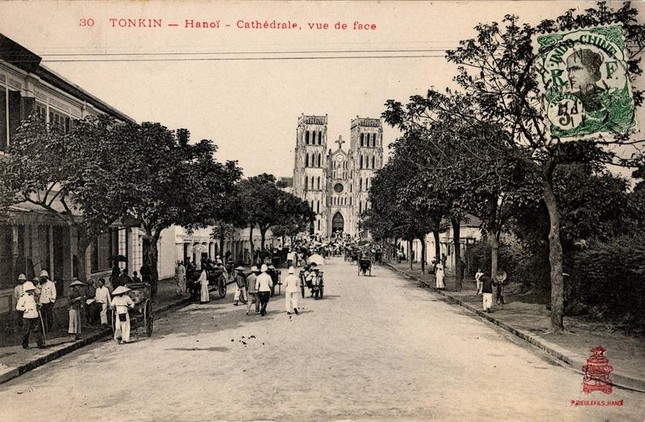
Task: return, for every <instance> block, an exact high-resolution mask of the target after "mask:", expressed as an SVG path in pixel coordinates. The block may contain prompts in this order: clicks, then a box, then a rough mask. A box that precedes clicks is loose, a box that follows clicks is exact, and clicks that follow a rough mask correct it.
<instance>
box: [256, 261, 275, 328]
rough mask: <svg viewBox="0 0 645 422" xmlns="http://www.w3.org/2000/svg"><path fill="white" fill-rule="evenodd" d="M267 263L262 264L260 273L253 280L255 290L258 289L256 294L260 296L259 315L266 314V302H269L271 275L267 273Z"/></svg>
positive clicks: (271, 284)
mask: <svg viewBox="0 0 645 422" xmlns="http://www.w3.org/2000/svg"><path fill="white" fill-rule="evenodd" d="M267 269H268V267H267V265H266V264H262V267H261V268H260V271H261V272H262V274H260V275H259V276H258V278H257V280H255V290H257V291H258V296H259V297H260V315H262V316H265V315H266V314H267V304H268V303H269V298H270V297H271V288H272V287H273V280H272V279H271V276H270V275H269V274H267Z"/></svg>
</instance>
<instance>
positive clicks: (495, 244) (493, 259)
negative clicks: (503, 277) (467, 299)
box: [488, 233, 499, 278]
mask: <svg viewBox="0 0 645 422" xmlns="http://www.w3.org/2000/svg"><path fill="white" fill-rule="evenodd" d="M488 242H489V244H490V276H491V277H493V278H495V275H497V258H498V256H499V239H498V238H497V235H496V234H495V233H493V235H492V236H490V237H489V238H488Z"/></svg>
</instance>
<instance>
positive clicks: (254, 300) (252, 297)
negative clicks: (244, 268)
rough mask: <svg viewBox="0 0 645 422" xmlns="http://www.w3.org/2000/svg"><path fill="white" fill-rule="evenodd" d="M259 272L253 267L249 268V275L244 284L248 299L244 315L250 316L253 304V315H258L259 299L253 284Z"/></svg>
mask: <svg viewBox="0 0 645 422" xmlns="http://www.w3.org/2000/svg"><path fill="white" fill-rule="evenodd" d="M259 273H260V270H258V267H256V266H255V265H254V266H252V267H251V273H250V274H249V275H248V276H247V277H246V284H247V287H248V291H247V293H248V295H249V299H248V300H247V307H246V314H247V315H250V314H251V305H252V304H255V313H256V314H259V313H260V299H259V297H258V291H257V290H256V289H255V282H256V281H257V278H258V274H259Z"/></svg>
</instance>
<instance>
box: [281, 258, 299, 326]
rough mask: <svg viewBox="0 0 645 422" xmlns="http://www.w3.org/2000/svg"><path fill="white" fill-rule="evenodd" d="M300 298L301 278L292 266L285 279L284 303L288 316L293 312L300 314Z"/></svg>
mask: <svg viewBox="0 0 645 422" xmlns="http://www.w3.org/2000/svg"><path fill="white" fill-rule="evenodd" d="M298 296H300V277H298V276H297V275H296V269H295V268H293V266H291V267H289V271H288V275H287V277H286V278H285V279H284V303H285V308H286V309H287V314H291V311H293V312H295V313H296V315H297V314H298Z"/></svg>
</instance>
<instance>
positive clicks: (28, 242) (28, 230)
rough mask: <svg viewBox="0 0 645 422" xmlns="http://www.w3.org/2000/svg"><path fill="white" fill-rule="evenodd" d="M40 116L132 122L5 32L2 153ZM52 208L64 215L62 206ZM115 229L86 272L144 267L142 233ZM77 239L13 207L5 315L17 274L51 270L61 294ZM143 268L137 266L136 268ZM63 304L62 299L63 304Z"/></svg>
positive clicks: (61, 226)
mask: <svg viewBox="0 0 645 422" xmlns="http://www.w3.org/2000/svg"><path fill="white" fill-rule="evenodd" d="M33 113H36V114H37V115H39V116H40V118H41V119H43V120H44V121H45V122H47V123H52V124H58V125H60V126H61V127H62V128H63V130H65V131H68V130H70V129H71V124H72V121H73V120H74V119H82V118H84V117H86V116H89V115H98V114H109V115H111V116H113V117H114V118H116V119H117V120H120V121H131V120H132V119H131V118H130V117H128V116H126V115H125V114H123V113H122V112H120V111H118V110H116V109H115V108H113V107H111V106H110V105H108V104H106V103H105V102H103V101H101V100H100V99H98V98H96V97H95V96H93V95H92V94H90V93H88V92H87V91H85V90H83V89H82V88H80V87H79V86H77V85H75V84H73V83H72V82H70V81H68V80H66V79H65V78H63V77H61V76H60V75H58V74H56V73H55V72H53V71H52V70H51V69H48V68H47V67H46V66H44V65H42V64H41V58H40V57H39V56H38V55H36V54H35V53H33V52H31V51H30V50H28V49H26V48H25V47H23V46H21V45H20V44H18V43H16V42H14V41H13V40H11V39H9V38H7V37H6V36H4V35H2V34H0V155H1V154H5V153H6V151H7V149H8V148H9V146H10V145H11V138H12V136H13V135H14V134H15V132H16V129H17V128H18V127H19V126H20V124H21V121H22V120H25V119H26V118H27V117H28V116H29V115H31V114H33ZM52 207H53V208H54V209H56V210H58V211H61V212H62V211H63V208H62V206H61V204H60V203H56V202H54V203H53V204H52ZM135 232H137V229H130V228H126V227H123V226H117V225H115V226H114V227H112V228H110V230H109V231H108V233H105V234H104V235H102V236H100V237H99V238H98V239H96V240H95V242H94V244H93V245H92V247H91V248H89V249H90V250H88V253H87V255H86V264H87V268H86V273H87V274H93V275H100V274H109V269H110V261H109V257H110V256H112V255H125V256H128V257H129V259H130V261H131V262H129V264H130V268H135V266H136V265H137V264H138V265H139V266H140V265H141V263H140V259H139V258H137V257H140V256H141V243H140V242H138V240H139V239H140V237H138V236H139V235H140V234H141V233H135ZM77 256H78V246H77V235H76V233H75V232H74V230H73V229H72V228H70V227H69V226H68V225H67V224H66V223H64V222H63V221H62V220H61V219H58V218H56V217H55V216H54V215H53V214H52V213H50V212H48V211H46V210H45V209H42V208H40V207H39V206H36V205H33V204H30V203H26V202H25V203H20V204H16V205H14V206H12V207H10V208H9V210H8V213H7V215H6V216H5V217H3V219H1V220H0V313H2V312H4V311H6V310H8V309H11V307H12V306H13V304H12V302H11V293H12V291H13V287H14V286H15V281H16V278H17V275H18V273H25V274H26V275H27V276H28V277H30V278H31V277H32V276H33V275H34V274H38V273H39V272H40V271H41V270H47V271H48V272H49V274H50V277H51V278H52V279H53V280H54V281H55V282H56V283H57V285H58V287H59V289H60V291H63V290H64V287H65V285H64V283H67V282H69V281H70V280H71V279H72V277H73V276H74V275H75V274H76V273H77V270H78V268H77ZM136 268H138V267H136ZM62 302H63V301H61V303H62Z"/></svg>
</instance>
